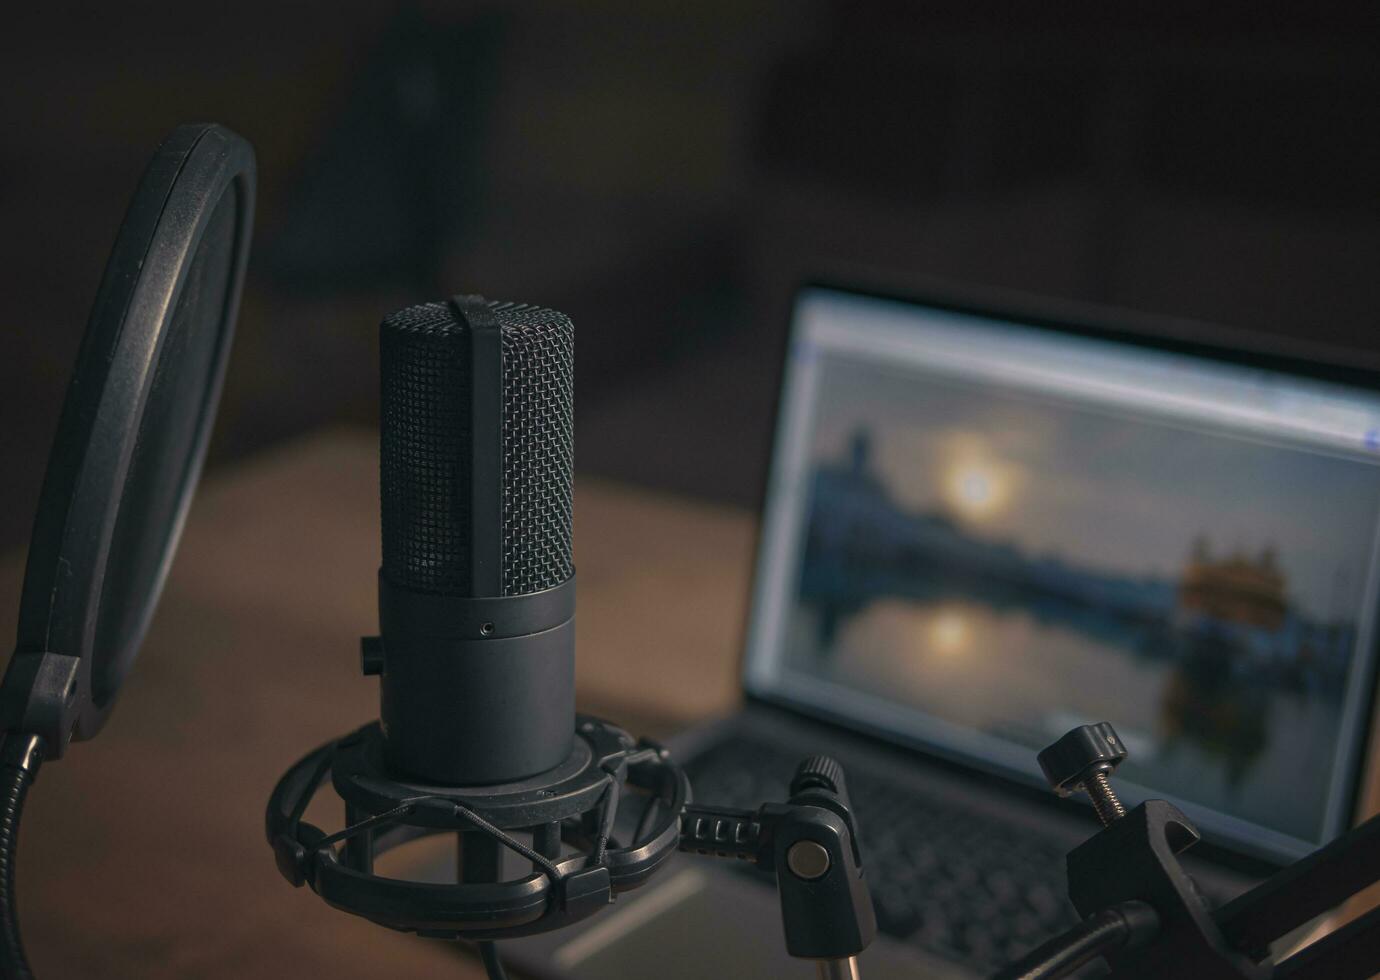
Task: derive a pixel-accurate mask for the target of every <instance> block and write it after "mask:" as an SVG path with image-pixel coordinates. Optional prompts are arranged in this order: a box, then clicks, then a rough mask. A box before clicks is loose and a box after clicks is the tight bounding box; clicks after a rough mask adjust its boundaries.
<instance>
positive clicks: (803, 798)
mask: <svg viewBox="0 0 1380 980" xmlns="http://www.w3.org/2000/svg"><path fill="white" fill-rule="evenodd" d="M790 794H791V795H790V799H789V800H787V801H786V802H785V803H765V804H763V805H762V806H760V807H758V808H757V809H756V810H739V809H732V808H728V807H715V806H699V805H695V804H691V805H689V806H686V807H685V808H684V809H683V810H682V811H681V836H680V849H681V850H682V851H690V852H693V853H696V854H706V855H710V856H713V857H726V858H736V859H738V860H743V861H748V862H750V863H752V864H754V865H756V866H757V867H759V868H761V869H763V870H764V871H770V872H773V873H774V874H775V875H776V885H777V891H778V894H779V896H780V899H781V922H782V925H783V926H784V927H785V933H786V951H787V952H788V953H789V954H790V955H791V956H795V957H800V958H804V959H812V960H815V961H816V962H817V963H818V965H819V975H820V977H821V980H859V972H858V954H859V953H861V952H862V951H863V950H864V949H866V948H867V946H868V944H870V943H871V942H872V940H873V938H874V937H875V936H876V935H877V917H876V914H875V913H874V911H873V908H872V897H871V895H870V894H869V893H868V890H867V883H866V881H865V880H864V878H863V871H862V853H861V851H860V850H859V847H858V828H857V817H856V816H855V814H854V812H853V808H852V805H851V804H850V802H849V799H848V790H847V787H846V785H845V783H844V776H843V767H842V766H840V765H839V764H838V763H837V762H835V761H834V760H833V759H830V758H828V757H827V756H814V757H812V758H809V759H806V760H805V761H804V762H802V763H801V764H800V766H799V768H797V769H796V773H795V777H794V778H793V779H792V780H791V786H790Z"/></svg>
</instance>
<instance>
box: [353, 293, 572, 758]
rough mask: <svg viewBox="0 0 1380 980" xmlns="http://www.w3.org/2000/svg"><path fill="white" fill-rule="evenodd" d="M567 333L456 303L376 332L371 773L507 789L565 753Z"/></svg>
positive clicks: (553, 324)
mask: <svg viewBox="0 0 1380 980" xmlns="http://www.w3.org/2000/svg"><path fill="white" fill-rule="evenodd" d="M573 352H574V328H573V326H572V325H571V322H570V320H569V318H568V317H566V316H565V315H564V314H561V313H557V312H555V311H553V310H546V309H542V308H539V307H534V306H527V305H522V304H515V303H500V302H490V301H486V300H484V299H482V298H480V297H455V298H454V299H452V300H451V301H449V302H448V303H428V304H423V305H420V306H413V307H409V308H407V309H405V310H401V311H399V312H397V313H394V314H392V315H390V316H389V317H387V318H386V319H385V320H384V321H383V323H382V325H381V327H380V355H381V358H380V364H381V387H382V392H381V394H382V399H381V404H382V413H381V415H382V417H381V434H380V435H381V438H380V457H379V462H380V467H379V470H380V497H381V503H382V524H383V566H382V568H381V569H380V572H379V632H380V638H379V639H378V640H377V641H366V643H365V648H364V668H365V672H366V673H376V674H379V675H380V695H381V707H380V716H381V721H382V729H383V736H384V738H383V755H384V760H383V761H384V765H385V766H386V768H387V769H388V771H389V772H391V773H394V774H395V775H397V776H399V777H405V778H409V779H414V780H420V781H423V782H428V783H434V784H440V785H451V786H478V785H489V784H496V783H508V782H516V781H519V780H522V779H525V778H527V777H529V776H533V775H536V774H538V773H541V772H545V771H547V770H549V769H552V768H554V767H555V766H558V765H560V764H561V763H562V762H564V761H565V760H566V758H567V757H568V756H569V755H570V753H571V751H572V749H573V746H574V731H575V694H574V686H575V682H574V675H575V618H574V613H575V578H574V564H573V560H572V533H571V528H572V507H571V503H572V469H573V456H574V452H573V450H574V439H573V430H574V420H573V387H574V386H573V382H574V353H573Z"/></svg>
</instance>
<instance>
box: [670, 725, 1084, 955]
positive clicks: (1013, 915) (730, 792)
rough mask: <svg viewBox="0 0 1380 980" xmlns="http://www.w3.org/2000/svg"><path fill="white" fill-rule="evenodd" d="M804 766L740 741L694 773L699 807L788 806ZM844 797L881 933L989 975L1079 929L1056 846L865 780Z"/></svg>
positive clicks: (713, 751) (851, 775)
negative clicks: (853, 815)
mask: <svg viewBox="0 0 1380 980" xmlns="http://www.w3.org/2000/svg"><path fill="white" fill-rule="evenodd" d="M802 757H803V754H802V753H796V754H792V753H791V752H789V751H787V750H786V749H784V748H782V747H781V746H778V745H772V744H770V743H767V742H761V741H757V740H749V739H745V738H733V739H729V740H727V741H725V742H721V743H719V744H718V745H716V746H713V747H712V748H710V749H709V750H708V751H706V752H705V753H703V754H701V755H700V756H698V757H696V758H695V759H694V760H693V761H691V762H690V763H689V765H688V766H687V769H688V770H689V773H690V778H691V783H692V785H693V786H694V789H695V800H696V802H698V803H707V804H714V805H720V806H732V807H741V808H747V809H755V808H756V807H757V806H759V805H760V804H762V803H764V802H767V801H779V800H784V799H786V796H787V783H788V782H789V780H790V776H791V774H792V773H793V772H794V771H795V767H796V765H797V764H798V763H799V761H800V759H801V758H802ZM848 793H849V796H850V797H851V799H852V802H853V805H854V807H855V809H856V811H857V819H858V827H859V836H860V838H861V844H862V847H863V862H864V865H863V867H864V871H865V873H866V876H867V880H868V882H869V885H870V890H871V892H872V900H873V904H874V906H875V908H876V911H877V925H878V927H879V929H880V930H881V931H882V932H884V933H886V934H888V935H890V936H893V937H895V938H896V939H900V940H902V941H904V942H907V943H912V944H914V945H916V946H919V947H920V948H922V949H924V950H926V951H928V952H931V953H938V954H940V955H942V956H946V957H948V958H949V959H952V960H955V961H957V962H959V963H962V964H964V965H966V966H970V967H972V968H973V969H974V970H976V971H978V972H979V973H990V972H992V971H993V970H995V969H997V968H999V967H1001V966H1004V965H1005V964H1007V963H1009V962H1011V961H1012V960H1015V959H1016V958H1018V957H1020V956H1022V955H1024V954H1025V953H1027V952H1029V951H1030V950H1031V949H1033V948H1035V947H1036V946H1038V945H1039V944H1040V943H1042V942H1044V941H1045V940H1047V939H1050V938H1052V937H1053V936H1055V935H1056V934H1058V933H1060V932H1063V931H1064V930H1065V929H1067V928H1068V927H1069V926H1071V925H1073V924H1074V923H1075V922H1077V921H1078V915H1077V913H1076V912H1075V911H1074V909H1073V906H1072V905H1071V904H1070V903H1069V901H1068V899H1067V898H1066V897H1065V877H1064V855H1065V850H1064V849H1063V848H1062V847H1060V846H1059V845H1058V844H1056V843H1055V842H1053V841H1049V840H1042V839H1040V838H1039V837H1036V836H1033V835H1032V834H1031V832H1030V831H1029V830H1028V829H1025V828H1017V827H1016V826H1014V825H1012V826H1005V825H1003V824H1001V823H1000V822H999V821H995V820H992V819H991V818H990V817H987V816H983V817H981V818H977V819H975V818H974V816H973V814H972V813H971V812H970V811H968V810H965V809H963V808H962V807H959V806H956V805H954V804H951V803H946V802H945V801H943V800H936V799H934V798H932V797H930V796H928V795H922V794H919V793H916V792H914V791H912V790H909V789H907V788H904V787H901V786H897V785H895V784H893V783H891V782H889V781H886V780H884V779H879V778H877V777H875V776H872V775H871V774H869V773H867V772H865V771H856V772H855V771H854V770H852V769H850V770H848ZM745 867H746V866H745Z"/></svg>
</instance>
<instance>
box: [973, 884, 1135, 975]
mask: <svg viewBox="0 0 1380 980" xmlns="http://www.w3.org/2000/svg"><path fill="white" fill-rule="evenodd" d="M1159 927H1160V920H1159V916H1158V915H1156V914H1155V910H1154V909H1152V908H1151V907H1150V906H1149V905H1146V904H1145V903H1144V902H1122V903H1121V904H1120V905H1113V906H1111V907H1110V908H1105V909H1103V910H1102V911H1101V912H1098V913H1095V914H1094V915H1090V916H1088V917H1087V918H1086V919H1084V920H1083V921H1082V922H1080V923H1078V925H1076V926H1074V927H1073V928H1072V929H1070V930H1069V931H1068V932H1066V933H1064V934H1063V935H1062V936H1055V937H1054V938H1053V939H1051V940H1050V941H1049V942H1047V943H1045V944H1044V945H1042V946H1039V947H1037V948H1036V949H1033V950H1031V951H1030V952H1029V953H1026V954H1025V955H1024V956H1022V957H1021V958H1020V959H1019V960H1017V961H1016V962H1015V963H1012V964H1011V965H1010V966H1008V967H1006V968H1005V969H1004V970H1002V971H1001V972H999V973H997V974H995V975H994V976H993V977H992V980H1057V978H1058V977H1066V976H1068V975H1069V974H1070V973H1072V972H1073V971H1074V970H1076V969H1078V968H1079V967H1080V966H1083V965H1084V964H1086V963H1091V962H1092V961H1093V960H1095V959H1097V958H1098V957H1099V956H1103V955H1105V954H1107V953H1110V952H1112V951H1113V950H1116V949H1120V948H1121V947H1123V946H1129V947H1132V948H1134V947H1136V946H1139V945H1140V944H1141V943H1143V942H1145V941H1146V940H1147V939H1149V938H1150V937H1152V936H1154V935H1155V933H1157V932H1158V931H1159Z"/></svg>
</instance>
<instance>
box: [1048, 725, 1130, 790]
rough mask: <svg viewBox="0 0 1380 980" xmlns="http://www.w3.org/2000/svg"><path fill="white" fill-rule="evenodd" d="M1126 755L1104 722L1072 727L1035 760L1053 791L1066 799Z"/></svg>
mask: <svg viewBox="0 0 1380 980" xmlns="http://www.w3.org/2000/svg"><path fill="white" fill-rule="evenodd" d="M1126 755H1127V752H1126V746H1125V745H1124V744H1122V741H1121V736H1119V735H1117V733H1116V729H1114V728H1113V727H1112V726H1111V724H1110V723H1108V722H1105V721H1103V722H1098V723H1097V724H1096V725H1083V726H1081V727H1079V728H1075V729H1074V730H1073V731H1071V732H1069V733H1068V734H1067V735H1065V736H1064V737H1063V738H1061V739H1059V741H1057V742H1055V743H1054V744H1053V745H1051V746H1049V747H1048V748H1046V749H1045V750H1044V751H1043V752H1041V753H1040V754H1039V756H1038V757H1037V758H1038V759H1039V762H1040V769H1041V770H1042V771H1043V772H1044V774H1045V779H1047V780H1049V785H1050V786H1051V787H1052V788H1053V789H1054V792H1056V793H1058V794H1059V795H1060V796H1069V795H1070V794H1072V793H1073V792H1074V791H1075V790H1076V789H1078V788H1079V787H1080V786H1082V785H1083V784H1084V783H1086V782H1088V781H1089V780H1090V779H1091V778H1092V777H1094V776H1096V775H1099V774H1101V775H1104V776H1105V775H1106V774H1107V773H1109V772H1111V771H1112V770H1113V769H1115V768H1116V767H1117V766H1119V765H1120V764H1121V761H1122V760H1123V759H1125V758H1126Z"/></svg>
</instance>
